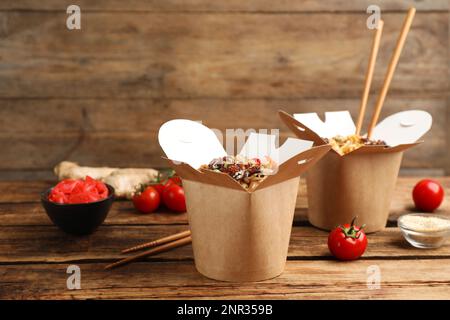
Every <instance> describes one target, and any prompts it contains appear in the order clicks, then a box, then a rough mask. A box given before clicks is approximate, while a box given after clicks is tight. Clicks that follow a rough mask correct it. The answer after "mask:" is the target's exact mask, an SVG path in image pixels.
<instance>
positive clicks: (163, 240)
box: [122, 230, 191, 253]
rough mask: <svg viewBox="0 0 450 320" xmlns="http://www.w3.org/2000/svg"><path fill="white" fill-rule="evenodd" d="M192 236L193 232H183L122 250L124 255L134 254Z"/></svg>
mask: <svg viewBox="0 0 450 320" xmlns="http://www.w3.org/2000/svg"><path fill="white" fill-rule="evenodd" d="M190 235H191V231H190V230H186V231H183V232H180V233H175V234H172V235H170V236H167V237H164V238H160V239H157V240H153V241H150V242H146V243H143V244H140V245H137V246H134V247H131V248H128V249H124V250H122V253H130V252H134V251H138V250H142V249H147V248H153V247H157V246H160V245H162V244H165V243H168V242H172V241H175V240H178V239H181V238H185V237H187V236H190Z"/></svg>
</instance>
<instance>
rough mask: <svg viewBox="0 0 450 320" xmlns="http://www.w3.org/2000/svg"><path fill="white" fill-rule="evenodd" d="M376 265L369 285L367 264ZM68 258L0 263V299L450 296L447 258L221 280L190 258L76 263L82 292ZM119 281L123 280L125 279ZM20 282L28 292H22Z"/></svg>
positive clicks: (291, 268) (290, 265)
mask: <svg viewBox="0 0 450 320" xmlns="http://www.w3.org/2000/svg"><path fill="white" fill-rule="evenodd" d="M373 265H376V266H378V267H379V268H380V271H381V284H380V285H381V287H380V289H379V290H370V289H368V288H367V283H366V281H367V268H368V267H369V266H373ZM67 266H68V265H67V264H32V265H27V266H26V267H24V266H21V265H0V284H1V286H0V298H2V299H88V298H96V299H450V290H449V287H450V259H437V260H399V261H389V260H366V261H364V260H359V261H354V262H352V263H351V268H350V267H349V264H348V263H337V262H335V261H288V262H287V264H286V269H285V271H284V273H283V274H282V275H281V276H280V277H277V278H275V279H271V280H266V281H262V282H249V283H239V284H237V283H226V282H217V281H214V280H210V279H207V278H205V277H203V276H201V275H200V274H199V273H198V272H196V270H195V267H194V264H193V262H191V261H176V262H151V263H145V262H144V263H134V264H132V265H129V266H126V267H124V268H119V269H116V270H112V271H110V272H105V271H104V270H103V268H102V265H99V264H90V263H88V264H82V265H80V267H81V272H82V283H81V286H82V287H81V290H67V289H66V280H67V273H66V268H67ZM124 279H127V280H126V281H124ZM24 288H26V290H24Z"/></svg>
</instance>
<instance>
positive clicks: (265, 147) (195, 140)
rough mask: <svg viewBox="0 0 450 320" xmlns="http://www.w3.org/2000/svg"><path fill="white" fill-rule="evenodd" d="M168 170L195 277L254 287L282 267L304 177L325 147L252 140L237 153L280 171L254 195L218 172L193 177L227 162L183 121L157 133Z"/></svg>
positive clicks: (202, 131) (212, 142)
mask: <svg viewBox="0 0 450 320" xmlns="http://www.w3.org/2000/svg"><path fill="white" fill-rule="evenodd" d="M159 143H160V145H161V147H162V149H163V150H164V152H165V153H166V156H167V157H168V158H169V159H170V160H169V163H170V166H171V167H172V168H173V169H175V170H176V172H177V173H178V174H179V175H180V176H181V178H182V179H183V186H184V190H185V195H186V205H187V212H188V216H189V224H190V228H191V232H192V245H193V251H194V259H195V265H196V268H197V270H198V271H199V272H200V273H202V274H203V275H205V276H206V277H209V278H213V279H217V280H224V281H258V280H263V279H269V278H273V277H276V276H278V275H279V274H281V273H282V272H283V269H284V265H285V263H286V256H287V250H288V245H289V238H290V234H291V228H292V221H293V216H294V211H295V202H296V198H297V190H298V184H299V176H300V174H301V173H302V172H304V171H305V170H307V169H308V168H310V167H311V166H313V165H314V164H315V163H316V162H317V161H318V160H319V159H320V158H321V157H322V156H323V155H325V154H326V153H327V152H328V151H329V149H330V147H329V146H328V145H322V146H317V147H313V148H311V146H312V144H313V143H312V142H311V141H304V140H300V139H292V138H290V139H288V140H287V141H286V142H285V143H284V144H283V145H282V146H281V147H280V148H276V146H275V136H272V135H266V134H256V133H254V134H251V135H250V136H249V137H248V139H247V141H246V143H245V144H244V146H243V147H242V149H241V151H240V154H241V155H245V156H247V157H250V158H253V157H258V158H263V157H265V156H270V157H271V158H272V159H274V160H275V161H276V162H278V164H279V167H278V171H277V172H276V174H274V175H270V176H267V177H266V179H265V180H264V181H263V182H261V183H260V184H259V185H258V186H257V187H256V188H255V189H254V190H251V191H249V190H246V189H244V188H243V187H242V186H241V185H240V184H239V183H238V182H237V181H235V180H234V179H233V178H231V177H230V176H228V175H227V174H224V173H220V172H212V171H208V170H199V168H200V166H201V165H202V164H208V163H209V162H210V161H211V160H212V159H214V158H217V157H222V156H225V155H227V153H226V152H225V150H224V148H223V147H222V144H221V143H220V141H219V140H218V139H217V137H216V135H215V134H214V132H213V131H212V130H210V129H209V128H207V127H205V126H203V125H202V124H200V123H197V122H194V121H189V120H172V121H169V122H167V123H165V124H164V125H163V126H162V127H161V128H160V131H159Z"/></svg>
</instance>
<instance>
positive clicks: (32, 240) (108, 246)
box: [0, 177, 450, 299]
mask: <svg viewBox="0 0 450 320" xmlns="http://www.w3.org/2000/svg"><path fill="white" fill-rule="evenodd" d="M416 180H417V178H401V179H399V183H398V186H397V189H396V193H395V195H394V200H393V202H394V203H393V205H392V207H393V210H392V215H391V218H390V219H392V221H394V220H395V218H396V216H397V215H398V214H399V213H401V212H405V211H408V210H409V204H410V203H411V200H410V199H409V197H410V190H411V187H412V186H413V185H414V183H415V181H416ZM441 182H442V183H443V185H444V187H445V190H446V192H447V193H448V192H449V189H450V178H448V177H447V178H443V179H441ZM50 184H51V182H50V181H47V182H45V181H35V182H34V183H29V182H28V183H27V182H23V181H21V182H15V183H11V182H0V221H2V224H1V226H0V298H2V299H19V298H21V299H88V298H96V299H102V298H110V299H112V298H116V299H133V298H139V299H168V298H171V299H180V298H184V299H190V298H198V299H208V298H209V299H215V298H221V299H251V298H255V299H261V298H266V299H270V298H278V299H279V298H283V299H348V298H353V299H367V298H371V299H393V298H399V299H412V298H415V299H420V298H424V299H438V298H439V299H450V290H449V287H450V269H449V268H450V267H449V266H450V244H446V245H445V246H443V247H441V248H440V249H437V250H419V249H414V248H412V247H411V246H409V245H408V244H406V243H405V240H403V239H402V236H401V235H400V232H399V230H398V229H397V228H394V227H390V228H386V229H385V230H384V231H382V232H378V233H376V234H370V235H368V237H369V247H368V249H367V251H366V253H365V255H364V256H363V258H362V259H361V260H358V261H354V262H351V263H341V262H337V261H335V260H334V259H332V258H331V257H330V255H329V252H328V249H327V245H326V239H327V235H328V233H327V232H323V231H320V230H317V229H314V228H311V227H309V226H307V225H306V224H305V225H300V226H299V225H295V224H294V227H293V229H292V234H291V241H290V247H289V252H288V261H287V264H286V270H285V272H284V273H283V274H282V275H281V276H280V277H278V278H275V279H271V280H267V281H262V282H257V283H240V284H234V283H224V282H217V281H214V280H209V279H207V278H205V277H203V276H201V275H200V274H199V273H197V272H196V271H195V267H194V262H193V255H192V248H191V247H190V246H187V247H183V248H179V249H177V250H174V251H171V252H167V253H164V254H161V255H159V256H155V257H152V258H148V259H147V260H145V261H143V262H139V263H133V264H131V265H128V266H125V267H123V268H119V269H116V270H111V271H108V272H105V271H104V270H103V267H104V266H105V265H106V264H107V263H109V262H111V261H113V260H115V259H117V258H119V257H120V254H119V252H120V250H121V249H123V248H125V247H130V246H133V245H135V244H138V243H141V242H143V241H148V240H152V239H154V238H159V237H161V236H166V235H169V234H173V233H176V232H179V231H181V230H185V229H186V228H187V225H186V222H187V221H186V216H185V215H174V214H171V215H170V214H168V213H155V214H151V215H140V214H136V213H134V211H133V209H132V206H131V203H130V202H125V201H122V202H116V203H115V204H114V206H113V210H112V212H111V214H110V216H109V217H108V219H107V221H106V223H105V224H104V225H103V226H101V227H100V228H99V230H98V231H97V232H96V233H94V234H92V235H91V236H84V237H74V236H69V235H66V234H64V233H63V232H61V231H59V230H58V229H57V228H56V227H55V226H53V225H51V224H50V223H49V221H48V219H47V218H46V217H45V214H44V212H43V211H42V209H41V207H40V204H39V203H38V202H37V199H36V194H37V193H38V192H39V190H41V189H45V188H46V187H47V186H49V185H50ZM305 191H306V189H305V185H304V184H301V186H300V193H299V198H298V201H297V207H298V208H299V209H298V211H299V212H303V213H304V211H303V209H302V208H304V206H305V201H306V197H305ZM441 209H442V210H443V211H444V212H446V213H448V212H449V211H450V210H449V202H448V201H447V200H446V202H444V204H443V207H442V208H441ZM298 219H300V220H298ZM296 220H297V221H305V216H304V215H303V216H301V215H300V216H299V215H297V216H296ZM70 264H77V265H78V266H80V268H81V272H82V281H81V283H82V289H81V290H75V291H69V290H67V289H66V280H67V273H66V268H67V267H68V266H69V265H70ZM369 266H377V267H379V268H380V271H381V288H380V289H378V290H369V289H368V288H367V285H366V281H367V268H368V267H369Z"/></svg>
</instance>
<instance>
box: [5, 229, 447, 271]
mask: <svg viewBox="0 0 450 320" xmlns="http://www.w3.org/2000/svg"><path fill="white" fill-rule="evenodd" d="M131 223H132V221H130V224H131ZM187 229H188V226H187V225H182V226H179V225H178V226H177V225H153V226H132V225H122V226H108V225H104V226H102V227H100V229H99V230H98V231H97V232H95V233H94V234H93V235H91V236H84V237H76V236H70V235H67V234H65V233H63V232H61V231H60V230H58V229H57V228H56V227H55V226H14V227H3V226H1V227H0V264H5V263H7V264H14V263H22V264H23V263H83V262H84V263H86V262H94V261H95V262H97V263H100V264H105V265H106V264H108V263H110V262H112V261H115V260H118V259H122V258H124V257H126V255H122V254H121V253H120V252H121V250H123V249H125V248H130V247H133V246H135V245H137V244H140V243H144V242H148V241H151V240H155V239H159V238H162V237H165V236H168V235H172V234H176V233H178V232H181V231H184V230H187ZM327 239H328V232H325V231H321V230H318V229H315V228H312V227H310V226H308V227H293V228H292V233H291V240H290V244H289V252H288V259H290V260H311V259H313V258H314V259H316V260H327V259H332V256H331V254H330V252H329V250H328V246H327ZM368 241H369V247H368V249H367V250H366V252H365V253H364V256H363V257H362V259H378V258H384V259H406V258H415V259H418V258H431V257H432V258H434V259H437V258H439V259H441V258H449V259H450V243H448V244H447V245H444V246H443V247H441V248H439V249H436V250H422V249H416V248H413V247H411V245H409V244H408V243H407V242H406V241H405V240H404V238H403V236H402V235H401V233H400V230H399V229H398V228H394V227H392V228H386V229H385V230H384V231H381V232H377V233H375V234H369V235H368ZM11 253H13V254H11ZM146 260H150V261H161V260H193V252H192V246H191V245H188V246H184V247H181V248H177V249H176V250H173V251H169V252H165V253H162V254H159V255H156V256H152V257H149V258H146Z"/></svg>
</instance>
